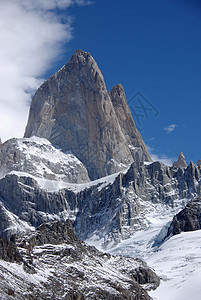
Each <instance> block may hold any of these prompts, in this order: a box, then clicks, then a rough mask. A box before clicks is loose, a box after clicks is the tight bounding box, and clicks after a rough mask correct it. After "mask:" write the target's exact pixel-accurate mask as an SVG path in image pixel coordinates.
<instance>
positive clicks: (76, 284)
mask: <svg viewBox="0 0 201 300" xmlns="http://www.w3.org/2000/svg"><path fill="white" fill-rule="evenodd" d="M0 259H1V261H0V262H1V263H0V276H1V282H0V294H1V299H26V300H27V299H69V300H70V299H77V300H78V299H79V300H82V299H109V300H110V299H111V300H112V299H119V300H120V299H122V300H123V299H136V300H137V299H140V300H148V299H151V298H150V297H149V296H148V294H147V292H146V291H145V290H144V289H143V288H142V286H143V287H144V288H147V289H150V288H156V287H157V286H158V285H159V278H158V276H157V275H156V274H155V273H154V272H153V271H152V270H151V269H150V268H148V267H147V265H146V263H144V262H142V261H140V260H135V259H132V258H125V257H121V256H111V255H109V254H106V253H102V252H99V251H98V250H96V249H95V248H94V247H91V246H87V245H86V244H85V243H83V242H82V241H81V240H79V239H78V238H77V236H76V235H75V233H74V230H73V227H72V225H71V223H70V222H69V221H68V220H67V221H66V222H65V223H61V222H58V221H57V222H53V223H44V224H42V225H41V226H40V227H38V228H37V229H36V231H35V232H34V233H33V234H32V235H29V236H27V235H25V236H21V237H17V236H13V237H12V239H11V240H2V239H0ZM140 285H141V286H140Z"/></svg>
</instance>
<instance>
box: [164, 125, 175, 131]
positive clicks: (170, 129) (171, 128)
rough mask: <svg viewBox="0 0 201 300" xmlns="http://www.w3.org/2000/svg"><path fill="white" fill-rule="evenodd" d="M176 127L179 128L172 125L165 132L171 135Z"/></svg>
mask: <svg viewBox="0 0 201 300" xmlns="http://www.w3.org/2000/svg"><path fill="white" fill-rule="evenodd" d="M176 127H177V125H176V124H171V125H169V126H167V127H165V128H164V130H165V131H166V132H167V133H171V132H173V131H174V130H175V128H176Z"/></svg>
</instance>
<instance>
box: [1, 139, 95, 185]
mask: <svg viewBox="0 0 201 300" xmlns="http://www.w3.org/2000/svg"><path fill="white" fill-rule="evenodd" d="M11 171H21V172H26V173H29V174H31V175H34V176H37V177H39V178H46V179H49V180H57V181H64V182H70V183H82V182H89V181H90V180H89V177H88V172H87V170H86V168H85V167H84V165H83V164H82V163H81V161H79V160H78V159H77V158H76V157H75V156H74V155H73V154H71V153H64V152H62V151H61V150H59V149H56V148H55V147H54V146H53V145H52V144H51V143H50V142H49V141H48V140H46V139H44V138H39V137H31V138H23V139H11V140H8V141H6V142H5V143H4V144H1V145H0V176H1V177H2V176H4V175H5V174H7V173H8V172H11Z"/></svg>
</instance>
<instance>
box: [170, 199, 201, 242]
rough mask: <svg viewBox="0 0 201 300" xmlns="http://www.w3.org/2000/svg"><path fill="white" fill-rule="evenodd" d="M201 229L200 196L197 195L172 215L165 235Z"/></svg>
mask: <svg viewBox="0 0 201 300" xmlns="http://www.w3.org/2000/svg"><path fill="white" fill-rule="evenodd" d="M200 229H201V197H200V196H198V197H197V198H195V199H194V200H192V201H191V202H190V203H188V204H187V206H186V207H185V208H184V209H183V210H182V211H180V212H179V213H178V214H177V215H175V216H174V218H173V221H172V223H171V225H170V227H169V230H168V234H167V236H170V235H175V234H179V233H181V232H182V231H184V232H186V231H194V230H200Z"/></svg>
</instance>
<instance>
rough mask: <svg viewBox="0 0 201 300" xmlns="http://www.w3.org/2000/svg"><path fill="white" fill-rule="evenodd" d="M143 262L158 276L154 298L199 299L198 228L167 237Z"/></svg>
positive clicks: (200, 235) (200, 241)
mask: <svg viewBox="0 0 201 300" xmlns="http://www.w3.org/2000/svg"><path fill="white" fill-rule="evenodd" d="M146 261H147V263H148V264H149V265H150V266H152V267H153V268H154V269H155V271H156V273H157V274H158V275H159V276H160V277H161V278H162V280H161V284H160V286H159V287H158V288H157V289H156V290H155V291H153V292H150V295H151V296H152V297H153V299H154V300H189V299H193V300H200V297H201V284H200V283H201V273H200V268H201V230H197V231H193V232H182V233H180V234H179V235H176V236H173V237H171V238H170V239H169V240H168V241H166V242H165V243H164V244H163V245H161V246H160V247H159V248H158V250H157V252H156V253H154V254H153V255H151V256H150V257H149V258H148V259H147V260H146Z"/></svg>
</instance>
